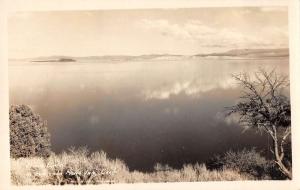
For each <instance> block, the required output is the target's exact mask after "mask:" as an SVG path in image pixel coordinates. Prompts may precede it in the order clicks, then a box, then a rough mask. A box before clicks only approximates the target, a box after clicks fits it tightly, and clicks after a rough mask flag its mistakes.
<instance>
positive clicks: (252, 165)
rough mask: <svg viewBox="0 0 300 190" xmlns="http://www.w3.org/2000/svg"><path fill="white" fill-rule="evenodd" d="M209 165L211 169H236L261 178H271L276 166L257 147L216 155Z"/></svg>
mask: <svg viewBox="0 0 300 190" xmlns="http://www.w3.org/2000/svg"><path fill="white" fill-rule="evenodd" d="M207 165H208V168H209V169H222V168H228V169H235V170H238V171H240V172H242V173H247V174H250V175H252V176H254V177H256V178H260V179H269V178H270V177H271V176H272V174H271V173H272V171H274V167H275V165H274V163H273V161H271V160H267V159H266V158H265V157H263V156H261V154H260V153H259V152H257V151H256V150H255V148H252V149H250V150H247V149H243V150H242V151H239V152H233V151H231V150H230V151H228V152H226V153H225V154H223V155H217V156H215V157H214V158H212V159H211V160H210V161H209V162H208V163H207Z"/></svg>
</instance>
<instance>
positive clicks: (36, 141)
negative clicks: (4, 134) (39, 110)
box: [9, 105, 50, 158]
mask: <svg viewBox="0 0 300 190" xmlns="http://www.w3.org/2000/svg"><path fill="white" fill-rule="evenodd" d="M9 127H10V154H11V156H12V157H13V158H19V157H30V156H43V157H45V156H49V154H50V135H49V133H48V131H47V124H46V121H44V120H43V119H42V118H41V117H40V116H39V115H38V114H35V113H33V111H32V110H31V108H30V107H29V106H26V105H12V106H11V107H10V110H9Z"/></svg>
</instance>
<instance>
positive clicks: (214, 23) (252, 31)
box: [8, 7, 288, 58]
mask: <svg viewBox="0 0 300 190" xmlns="http://www.w3.org/2000/svg"><path fill="white" fill-rule="evenodd" d="M8 44H9V45H8V47H9V50H8V52H9V58H29V57H38V56H52V55H65V56H101V55H143V54H181V55H193V54H199V53H212V52H223V51H227V50H231V49H240V48H287V47H288V11H287V8H286V7H251V8H250V7H227V8H192V9H137V10H93V11H92V10H89V11H44V12H42V11H41V12H16V13H14V14H12V15H10V17H9V20H8Z"/></svg>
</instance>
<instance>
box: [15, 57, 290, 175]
mask: <svg viewBox="0 0 300 190" xmlns="http://www.w3.org/2000/svg"><path fill="white" fill-rule="evenodd" d="M259 67H264V68H266V69H270V68H274V67H277V68H278V69H277V70H279V71H280V72H282V73H285V74H288V60H272V61H271V60H255V61H251V60H204V59H202V60H201V59H196V60H195V59H187V60H180V61H176V60H172V61H163V60H156V61H144V62H141V61H135V62H122V63H118V64H116V63H114V64H112V63H109V62H106V63H96V64H95V63H90V64H89V63H76V64H72V65H71V64H70V65H66V64H64V65H57V64H56V65H55V64H43V65H32V64H31V65H29V64H25V63H21V64H14V65H11V66H10V68H9V69H10V71H9V75H10V101H11V103H12V104H28V105H31V106H32V107H33V108H34V110H35V111H36V112H37V113H40V114H41V115H42V117H43V118H45V119H46V120H47V121H48V126H49V130H50V133H51V141H52V145H53V150H54V151H56V152H60V151H62V150H63V149H66V148H68V147H70V146H72V145H75V146H80V145H88V147H89V148H90V149H92V150H99V149H102V150H104V151H106V152H107V153H108V154H109V155H110V156H111V157H118V158H121V159H123V160H125V162H126V163H127V164H128V165H129V167H130V169H138V170H150V169H151V168H152V167H153V165H154V164H155V163H156V162H161V163H168V164H169V165H171V166H173V167H180V166H181V165H182V164H184V163H189V162H192V163H195V162H202V161H205V160H207V159H208V158H209V157H211V156H212V155H214V154H217V153H221V152H223V151H225V150H228V149H238V148H242V147H252V146H256V147H258V148H261V149H263V148H266V147H267V145H268V141H267V139H266V138H264V136H262V135H257V134H254V132H251V131H249V132H245V133H242V130H243V129H241V128H240V127H237V126H236V124H235V123H232V122H226V121H225V120H224V118H223V117H222V112H223V111H224V107H225V106H228V105H232V104H233V103H234V102H235V101H236V99H237V97H238V96H239V93H240V91H239V89H237V86H236V84H235V83H234V81H232V78H231V74H232V73H239V72H243V71H247V72H254V71H256V70H257V68H259Z"/></svg>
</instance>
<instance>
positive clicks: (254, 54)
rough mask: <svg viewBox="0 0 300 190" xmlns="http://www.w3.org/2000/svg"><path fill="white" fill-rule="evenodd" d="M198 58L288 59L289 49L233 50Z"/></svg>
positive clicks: (203, 55) (200, 55)
mask: <svg viewBox="0 0 300 190" xmlns="http://www.w3.org/2000/svg"><path fill="white" fill-rule="evenodd" d="M195 56H198V57H209V56H230V57H242V58H270V57H288V56H289V49H287V48H285V49H283V48H282V49H234V50H230V51H226V52H222V53H210V54H197V55H195Z"/></svg>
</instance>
